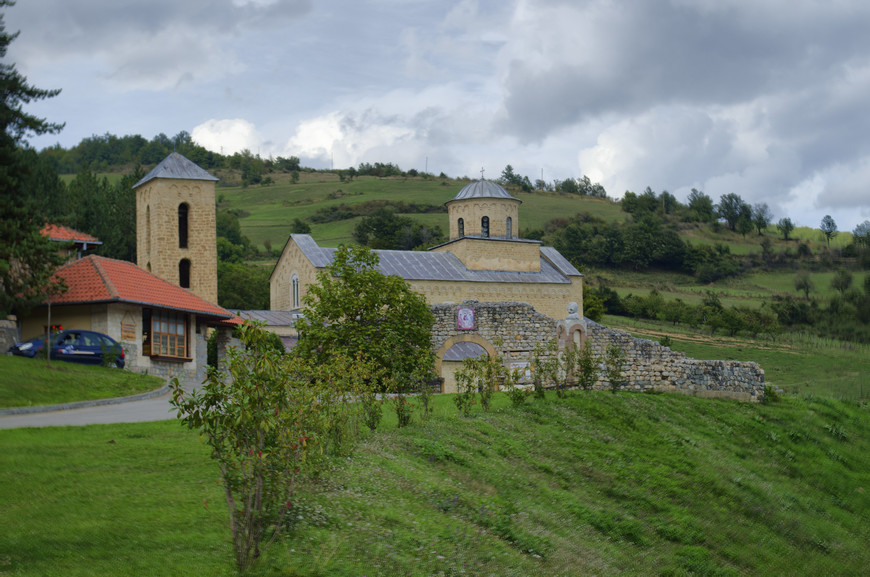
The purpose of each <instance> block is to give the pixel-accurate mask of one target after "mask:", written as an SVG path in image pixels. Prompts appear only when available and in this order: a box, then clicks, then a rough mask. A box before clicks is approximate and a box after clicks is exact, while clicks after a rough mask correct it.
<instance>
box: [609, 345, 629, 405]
mask: <svg viewBox="0 0 870 577" xmlns="http://www.w3.org/2000/svg"><path fill="white" fill-rule="evenodd" d="M624 363H625V353H624V352H623V350H622V347H620V346H619V345H618V344H616V343H610V344H609V345H608V346H607V352H606V353H605V356H604V375H605V378H606V379H607V382H608V383H610V392H612V393H616V391H618V390H619V387H621V386H622V385H623V384H624V383H625V377H624V376H623V374H622V365H623V364H624Z"/></svg>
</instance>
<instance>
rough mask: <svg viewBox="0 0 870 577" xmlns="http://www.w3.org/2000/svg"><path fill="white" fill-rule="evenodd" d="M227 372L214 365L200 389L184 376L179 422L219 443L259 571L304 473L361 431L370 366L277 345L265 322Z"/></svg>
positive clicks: (177, 398) (215, 450) (237, 531)
mask: <svg viewBox="0 0 870 577" xmlns="http://www.w3.org/2000/svg"><path fill="white" fill-rule="evenodd" d="M238 336H239V339H240V340H241V342H242V345H243V346H242V347H238V348H236V347H230V348H229V349H228V350H227V357H226V363H225V367H226V368H225V369H223V370H217V369H215V368H213V367H212V368H210V370H209V373H208V377H207V379H206V381H205V383H204V384H203V386H202V387H201V388H199V389H194V390H193V391H191V392H187V391H185V390H184V388H183V387H182V384H181V383H180V382H179V381H178V379H175V380H174V381H173V382H172V399H171V403H172V405H173V406H174V407H175V408H176V409H178V418H179V419H180V420H181V422H182V423H184V424H185V425H187V427H188V428H190V429H196V430H198V431H199V432H200V434H201V436H202V438H203V440H204V442H206V443H207V444H208V445H209V446H210V447H211V456H212V458H213V459H214V460H215V461H216V462H217V464H218V467H219V469H220V473H221V478H222V480H223V484H224V494H225V497H226V501H227V506H228V508H229V513H230V532H231V533H232V540H233V550H234V553H235V558H236V564H237V565H238V568H239V570H241V571H245V570H247V569H249V568H250V567H251V566H252V565H253V564H254V562H255V561H256V560H257V558H258V557H259V556H260V553H261V550H262V549H263V548H264V547H265V546H267V545H268V544H269V543H271V542H272V541H274V539H275V538H276V537H277V536H278V534H279V533H280V530H281V528H282V526H283V525H284V517H285V515H286V514H287V511H288V510H289V509H290V508H291V506H292V499H293V495H294V492H295V490H296V487H297V479H298V478H299V475H300V474H303V473H304V472H306V471H315V470H317V469H318V467H319V465H320V463H321V460H322V458H323V457H324V456H325V455H327V454H330V453H336V454H344V453H347V452H348V450H349V447H350V445H351V442H352V440H353V439H354V437H355V436H356V435H357V434H358V433H359V421H360V407H361V404H360V403H356V402H354V400H355V399H357V398H359V396H361V395H363V394H364V393H366V392H368V387H369V386H370V385H369V383H371V382H373V381H374V379H372V378H371V373H372V371H371V367H372V365H371V364H370V363H365V362H360V361H359V360H358V359H354V358H350V357H347V356H333V357H331V358H329V359H328V360H327V361H325V362H316V361H312V360H309V359H305V358H302V357H299V356H297V355H288V354H285V353H283V352H281V351H279V350H277V349H276V348H275V347H273V346H272V344H271V342H270V340H271V339H270V337H269V336H268V333H266V332H265V331H264V330H262V329H261V328H259V327H257V326H253V325H247V324H246V325H244V326H242V327H241V328H240V329H239V330H238Z"/></svg>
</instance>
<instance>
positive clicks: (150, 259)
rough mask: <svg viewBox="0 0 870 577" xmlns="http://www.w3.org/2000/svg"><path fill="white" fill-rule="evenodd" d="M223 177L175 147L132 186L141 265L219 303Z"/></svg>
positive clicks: (210, 300)
mask: <svg viewBox="0 0 870 577" xmlns="http://www.w3.org/2000/svg"><path fill="white" fill-rule="evenodd" d="M217 180H218V179H217V178H216V177H214V176H212V175H210V174H209V173H208V172H206V171H205V170H203V169H201V168H200V167H198V166H197V165H196V164H194V163H193V162H191V161H190V160H188V159H186V158H185V157H183V156H181V155H180V154H178V153H175V152H173V153H172V154H170V155H169V156H167V157H166V158H165V159H164V160H163V162H161V163H160V164H158V165H157V166H156V167H155V168H154V169H153V170H151V171H150V172H149V173H148V174H147V175H145V177H144V178H143V179H142V180H140V181H139V182H138V183H136V185H135V186H134V187H133V188H134V189H135V191H136V261H137V264H138V265H139V266H140V267H141V268H143V269H145V270H147V271H149V272H153V273H154V274H156V275H157V276H159V277H160V278H163V279H165V280H167V281H169V282H171V283H173V284H175V285H178V286H180V287H182V288H187V289H190V290H191V291H192V292H193V293H194V294H196V295H197V296H199V297H202V298H203V299H205V300H207V301H209V302H212V303H216V302H217V300H218V298H217V297H218V295H217V229H216V219H215V182H216V181H217Z"/></svg>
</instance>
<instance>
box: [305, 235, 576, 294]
mask: <svg viewBox="0 0 870 577" xmlns="http://www.w3.org/2000/svg"><path fill="white" fill-rule="evenodd" d="M291 238H292V239H293V240H294V241H295V242H296V245H297V246H298V247H299V249H300V250H301V251H302V254H304V255H305V257H306V258H308V260H309V261H311V264H313V265H314V266H315V267H317V268H323V267H327V266H329V265H330V263H332V258H333V254H334V253H335V251H336V249H334V248H325V247H321V246H318V244H317V243H316V242H315V241H314V239H313V238H311V236H310V235H307V234H294V235H292V236H291ZM553 251H554V252H555V249H553ZM374 252H375V253H377V255H378V257H380V262H379V263H378V270H380V272H382V273H384V274H386V275H397V276H400V277H402V278H404V279H405V280H438V281H454V282H504V283H546V284H563V283H570V282H571V279H569V278H568V277H567V276H566V273H564V272H562V270H560V268H557V267H556V266H554V264H553V263H552V262H551V261H550V260H549V258H545V257H544V255H543V254H542V256H541V272H513V271H502V270H469V269H467V268H465V265H463V264H462V261H460V260H459V259H458V258H457V257H456V256H454V255H453V254H452V253H449V252H433V251H411V250H376V251H374ZM556 254H558V252H556ZM560 256H561V255H560ZM562 260H563V261H564V263H565V264H567V263H568V261H566V260H564V259H562ZM567 266H568V267H569V268H570V270H572V271H574V273H576V274H578V275H579V274H580V273H578V272H577V271H576V269H574V267H572V266H571V265H570V264H567Z"/></svg>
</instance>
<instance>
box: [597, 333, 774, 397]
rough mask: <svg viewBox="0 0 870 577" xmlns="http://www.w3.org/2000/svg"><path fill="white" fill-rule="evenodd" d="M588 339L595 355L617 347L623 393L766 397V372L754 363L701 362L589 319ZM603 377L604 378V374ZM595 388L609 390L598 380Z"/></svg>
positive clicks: (603, 382) (601, 355)
mask: <svg viewBox="0 0 870 577" xmlns="http://www.w3.org/2000/svg"><path fill="white" fill-rule="evenodd" d="M586 330H587V335H588V336H587V339H588V341H587V342H589V343H590V344H591V346H592V347H593V351H594V352H595V354H596V355H599V356H600V357H602V358H603V357H604V355H605V354H606V351H607V347H608V346H610V345H611V344H616V345H618V346H619V347H620V348H621V349H622V351H623V355H624V356H625V363H624V365H623V377H625V378H626V379H627V382H626V384H625V385H623V386H622V387H620V388H621V389H622V390H632V391H645V390H649V389H653V390H658V391H669V392H677V393H683V394H688V395H696V396H700V397H724V398H730V399H737V400H741V401H760V400H761V399H762V398H763V397H764V371H763V370H762V368H761V367H760V366H759V365H758V363H753V362H741V361H701V360H697V359H692V358H690V357H687V356H686V355H685V353H680V352H675V351H672V350H671V349H669V348H668V347H664V346H662V345H661V344H659V343H657V342H655V341H649V340H644V339H637V338H634V337H632V336H631V335H630V334H628V333H626V332H623V331H617V330H613V329H608V328H606V327H603V326H601V325H599V324H597V323H595V322H592V321H590V320H589V319H586ZM602 377H603V375H602ZM595 387H596V388H600V389H609V388H610V383H609V382H607V381H606V380H603V379H599V381H598V382H597V383H596V385H595Z"/></svg>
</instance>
